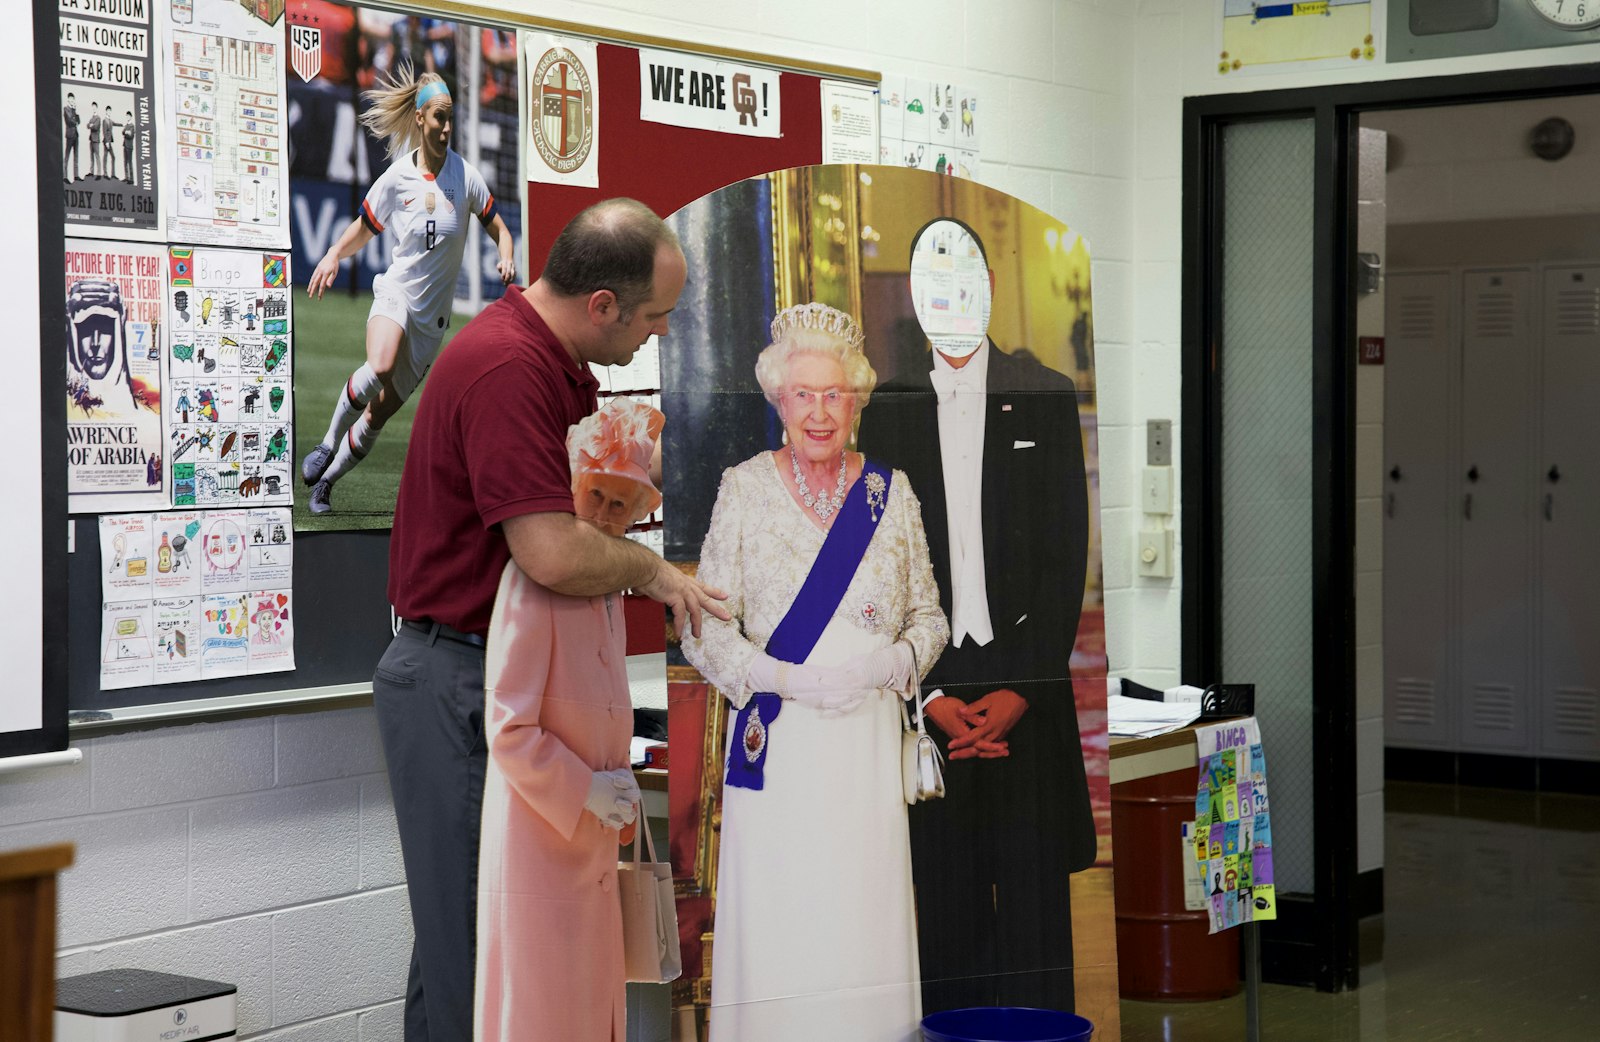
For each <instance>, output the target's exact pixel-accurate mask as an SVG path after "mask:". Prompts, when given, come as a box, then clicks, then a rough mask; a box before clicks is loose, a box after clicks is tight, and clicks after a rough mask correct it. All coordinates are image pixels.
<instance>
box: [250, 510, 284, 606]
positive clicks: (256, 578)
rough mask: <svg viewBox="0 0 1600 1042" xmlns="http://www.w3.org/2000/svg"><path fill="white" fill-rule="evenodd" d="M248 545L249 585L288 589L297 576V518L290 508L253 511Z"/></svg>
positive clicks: (251, 512)
mask: <svg viewBox="0 0 1600 1042" xmlns="http://www.w3.org/2000/svg"><path fill="white" fill-rule="evenodd" d="M245 544H246V550H245V553H246V555H247V557H248V562H247V567H248V569H249V573H250V585H252V586H256V587H271V588H273V589H277V588H283V589H287V588H288V586H289V583H290V581H291V580H292V579H293V577H294V519H293V518H292V517H291V516H290V513H289V511H288V510H287V509H284V510H252V511H250V512H249V514H248V516H247V518H246V527H245Z"/></svg>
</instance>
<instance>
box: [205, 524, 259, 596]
mask: <svg viewBox="0 0 1600 1042" xmlns="http://www.w3.org/2000/svg"><path fill="white" fill-rule="evenodd" d="M248 526H249V516H248V514H247V513H246V512H245V511H243V510H207V511H204V512H202V513H201V515H200V547H199V551H198V556H199V559H200V588H201V590H202V591H204V592H205V593H207V594H212V593H220V592H223V591H232V592H242V591H244V590H247V589H249V588H250V561H249V556H248V554H247V552H246V551H247V545H248V540H247V536H246V532H245V530H246V528H247V527H248Z"/></svg>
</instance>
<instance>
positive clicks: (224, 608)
mask: <svg viewBox="0 0 1600 1042" xmlns="http://www.w3.org/2000/svg"><path fill="white" fill-rule="evenodd" d="M249 671H250V597H249V594H247V593H244V592H239V593H209V594H206V595H205V596H204V597H202V598H200V677H201V679H203V680H214V679H216V678H218V677H242V676H244V675H246V674H247V673H248V672H249Z"/></svg>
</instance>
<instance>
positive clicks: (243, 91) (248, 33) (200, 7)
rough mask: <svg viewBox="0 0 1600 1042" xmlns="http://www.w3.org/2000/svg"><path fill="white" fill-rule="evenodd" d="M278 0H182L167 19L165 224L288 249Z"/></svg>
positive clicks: (221, 242)
mask: <svg viewBox="0 0 1600 1042" xmlns="http://www.w3.org/2000/svg"><path fill="white" fill-rule="evenodd" d="M283 11H284V4H283V3H282V2H281V0H259V2H253V3H240V2H238V0H192V2H191V0H183V2H181V3H177V2H175V3H173V4H172V13H171V17H170V19H169V20H168V22H167V25H166V29H165V43H166V46H165V49H164V52H163V55H162V57H163V62H162V64H163V72H164V74H165V77H166V79H165V83H164V87H165V90H164V97H163V105H164V106H165V108H166V113H165V115H166V137H167V139H168V140H167V144H166V145H165V146H164V148H165V151H166V154H167V155H168V156H169V157H170V160H171V161H170V162H169V163H168V165H167V170H168V171H169V173H168V176H169V178H170V181H171V183H170V184H169V185H168V186H167V192H166V199H167V203H166V205H167V234H168V237H169V238H170V239H172V240H176V241H179V242H193V243H203V244H207V245H216V246H249V247H257V248H272V249H286V248H287V247H288V246H289V167H288V154H287V147H288V135H287V132H286V120H287V113H286V111H285V110H286V108H287V106H286V105H285V104H284V101H285V94H286V89H285V75H286V62H285V50H286V45H285V40H286V34H285V32H284V16H283Z"/></svg>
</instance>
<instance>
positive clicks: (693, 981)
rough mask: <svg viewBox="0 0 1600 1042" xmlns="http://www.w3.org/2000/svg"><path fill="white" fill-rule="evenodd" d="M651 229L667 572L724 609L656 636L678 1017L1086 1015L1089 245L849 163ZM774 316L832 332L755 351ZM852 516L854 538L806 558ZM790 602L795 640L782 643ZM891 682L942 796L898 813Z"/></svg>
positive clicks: (980, 195) (1097, 801) (1098, 800)
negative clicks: (678, 302)
mask: <svg viewBox="0 0 1600 1042" xmlns="http://www.w3.org/2000/svg"><path fill="white" fill-rule="evenodd" d="M669 223H671V224H672V226H673V227H674V229H675V230H677V231H678V233H679V236H680V239H681V241H682V242H683V244H684V252H685V255H686V260H687V264H688V270H689V278H688V285H689V286H691V287H693V288H694V293H693V295H692V296H688V297H686V300H685V304H686V306H685V307H682V308H680V309H679V313H678V314H677V315H675V320H676V325H675V335H674V340H673V342H672V344H671V350H670V351H667V350H663V352H662V356H661V358H662V362H661V364H662V385H663V386H662V402H663V406H662V407H663V411H664V412H665V413H666V414H667V416H668V419H669V423H668V426H667V431H666V433H665V439H666V442H665V445H664V450H663V455H664V457H665V459H666V460H667V462H668V467H667V471H666V488H665V491H666V497H667V502H666V504H665V510H664V517H665V528H666V534H665V545H666V552H667V556H668V558H669V559H673V560H678V561H680V562H697V567H698V572H697V573H696V574H697V575H698V576H699V577H700V578H701V579H702V580H705V581H708V582H712V583H714V584H715V585H717V586H719V587H722V588H726V589H729V590H730V593H731V595H732V597H731V599H730V601H729V602H728V606H729V607H730V609H732V611H733V613H734V615H735V621H734V622H733V623H731V624H728V625H721V626H711V627H708V628H706V629H705V630H704V632H703V635H702V639H701V640H700V641H698V642H697V641H692V640H685V641H683V642H682V645H681V651H682V655H683V658H682V660H677V661H675V660H674V659H673V658H672V656H673V655H674V654H675V653H676V652H677V651H678V649H677V648H669V652H668V654H669V662H670V663H673V665H675V666H676V669H672V667H669V670H670V671H669V688H668V690H669V693H668V704H669V714H670V715H671V722H670V725H669V726H670V728H671V735H672V739H671V741H672V751H671V762H672V765H673V767H672V783H671V790H672V791H671V792H670V794H669V804H670V808H671V815H672V825H673V858H674V864H673V871H674V877H675V879H676V880H677V882H678V884H679V887H680V900H679V904H678V913H679V926H680V938H681V940H682V950H683V957H684V975H685V976H684V979H683V980H682V981H679V982H675V984H674V1002H675V1003H677V1004H679V1005H685V1006H686V1005H691V1004H692V1005H695V1006H697V1007H699V1008H700V1009H701V1010H702V1011H703V1014H697V1017H700V1016H703V1021H704V1024H705V1026H706V1028H707V1034H706V1035H702V1036H701V1037H702V1039H704V1038H707V1037H708V1038H709V1042H743V1040H746V1039H769V1038H770V1039H779V1040H786V1039H801V1038H805V1039H813V1038H835V1037H837V1038H852V1039H857V1038H860V1039H874V1040H880V1042H915V1040H916V1039H918V1038H919V1037H920V1034H919V1030H918V1028H919V1021H920V1018H921V1017H922V1016H923V1015H925V1014H927V1013H930V1012H934V1011H936V1010H939V1009H943V1008H946V1007H947V1006H978V1005H997V1004H998V1005H1006V1004H1011V1005H1033V1006H1046V1007H1053V1008H1057V1009H1064V1010H1071V1011H1073V1012H1077V1013H1080V1014H1082V1015H1084V1016H1087V1017H1088V1018H1089V1019H1091V1020H1093V1021H1096V1022H1098V1023H1100V1024H1103V1025H1107V1026H1110V1025H1113V1024H1114V1017H1115V1015H1116V1014H1115V1010H1116V1004H1117V996H1116V985H1115V980H1116V972H1115V955H1114V950H1115V929H1114V922H1113V910H1112V907H1111V902H1110V900H1109V896H1108V895H1109V875H1110V867H1109V855H1110V843H1109V835H1106V834H1105V833H1104V832H1100V834H1099V835H1098V836H1097V832H1098V831H1099V830H1097V828H1096V824H1095V823H1096V821H1097V820H1099V821H1102V822H1106V823H1107V824H1108V823H1109V816H1110V813H1109V792H1108V789H1109V785H1108V779H1107V774H1108V771H1107V759H1106V738H1105V723H1104V720H1105V716H1104V698H1105V672H1106V667H1105V661H1106V660H1105V657H1104V655H1105V652H1104V640H1103V633H1104V630H1103V610H1102V603H1103V602H1102V596H1101V581H1100V566H1099V550H1098V536H1097V527H1096V525H1095V524H1094V519H1095V517H1096V507H1095V498H1094V497H1095V494H1096V493H1095V489H1096V487H1097V484H1096V483H1097V476H1096V465H1095V460H1096V456H1097V452H1096V448H1097V446H1096V433H1095V432H1096V428H1095V408H1094V392H1093V388H1094V357H1093V328H1092V320H1093V314H1092V303H1091V297H1090V292H1089V283H1090V264H1089V250H1088V245H1087V244H1086V243H1085V242H1084V241H1083V240H1082V239H1081V238H1080V237H1079V236H1078V235H1077V234H1076V233H1074V232H1073V231H1072V230H1071V229H1070V227H1069V226H1068V224H1067V223H1066V222H1065V221H1063V220H1061V219H1060V218H1056V217H1052V216H1051V215H1049V214H1045V213H1043V212H1041V211H1039V210H1037V209H1035V208H1033V207H1031V206H1028V205H1027V204H1026V203H1023V202H1021V201H1020V200H1017V199H1014V198H1011V197H1010V196H1007V195H1005V194H1004V193H1001V192H997V191H994V190H993V189H989V188H986V187H984V186H982V185H978V184H974V183H971V182H965V181H955V182H953V181H951V179H949V178H940V177H938V176H937V175H934V174H931V173H925V172H921V171H914V170H898V169H891V168H886V167H880V166H859V167H858V166H843V165H839V166H819V167H808V168H802V169H798V170H789V171H781V172H779V173H777V174H773V175H769V176H768V177H766V178H762V179H752V180H750V181H745V182H741V183H739V184H735V185H730V186H729V187H727V188H724V189H722V190H720V191H718V192H716V193H713V194H712V195H710V196H706V197H704V198H702V199H701V200H699V201H697V202H696V203H694V204H692V205H691V206H689V207H686V208H685V209H684V210H682V211H680V212H679V213H678V214H677V215H675V216H674V217H673V218H670V219H669ZM991 272H992V274H991ZM808 302H809V303H808ZM825 305H826V306H825ZM774 316H775V317H776V320H775V321H774ZM799 316H804V321H805V322H809V323H813V324H814V325H815V326H817V327H818V331H819V335H820V334H821V333H823V332H825V333H827V334H828V335H826V336H821V340H822V342H823V343H825V344H826V343H830V342H831V341H832V340H837V339H840V338H842V339H843V340H844V341H845V343H846V344H852V345H857V346H855V347H851V348H846V347H832V348H830V349H831V350H834V351H836V352H837V354H836V357H837V358H838V361H837V362H824V361H822V360H821V357H820V356H819V354H818V352H817V351H816V350H815V349H813V348H812V347H811V346H810V345H809V344H808V345H807V349H806V350H790V351H789V353H788V354H787V355H786V356H785V357H786V360H785V362H784V366H783V367H782V368H775V367H774V366H773V365H772V364H771V363H769V362H767V361H763V362H762V363H760V364H759V365H758V364H757V361H756V359H757V355H758V354H760V353H762V351H763V345H766V344H768V343H772V342H782V341H785V340H793V339H794V338H793V336H792V327H793V326H794V325H795V324H796V322H797V319H798V317H799ZM769 322H771V323H773V326H772V328H771V329H770V330H769V329H768V323H769ZM858 329H859V333H857V332H856V330H858ZM796 343H798V342H796ZM766 350H767V351H774V349H771V348H767V349H766ZM766 357H768V358H773V357H777V356H776V354H775V352H774V354H769V355H767V356H766ZM868 369H870V370H871V373H872V374H873V375H871V376H868V375H867V373H866V371H867V370H868ZM858 370H859V371H860V375H857V371H858ZM946 370H948V371H950V372H951V373H956V372H957V371H959V375H957V376H956V378H955V381H954V382H957V383H959V386H951V387H949V388H943V389H936V387H937V385H939V384H943V383H945V379H944V377H945V375H946ZM868 390H870V392H871V393H870V396H869V395H867V394H866V393H864V392H865V391H868ZM949 405H959V406H960V407H961V408H960V409H959V413H960V415H959V417H958V419H959V420H960V423H952V424H951V426H950V429H949V430H944V429H942V428H944V426H945V424H944V422H943V419H944V417H943V415H942V414H943V413H945V412H946V406H949ZM851 428H854V431H852V430H851ZM947 445H948V446H949V448H946V446H947ZM841 463H842V464H843V472H842V475H841V471H840V465H841ZM947 467H948V468H949V469H954V470H957V471H959V474H958V475H957V476H954V477H952V476H950V475H947V473H946V470H947ZM874 473H879V474H881V475H882V477H883V481H884V487H885V489H886V493H887V495H886V502H885V509H883V510H882V511H877V512H875V511H874V510H872V509H871V508H872V505H873V504H872V501H871V498H870V494H871V491H872V489H871V486H870V484H869V480H870V478H871V477H872V476H873V474H874ZM841 476H842V480H841ZM857 496H861V498H862V500H863V501H862V502H861V503H860V504H859V505H860V506H864V507H866V508H867V509H866V511H865V520H866V522H867V523H868V524H874V523H875V528H874V529H873V530H872V532H871V535H870V537H869V538H866V540H865V546H864V549H862V550H860V551H858V552H855V553H853V554H841V555H840V556H838V557H837V558H830V557H829V556H828V554H829V553H830V552H831V551H830V549H829V546H830V543H832V542H835V541H837V542H839V543H840V544H841V545H843V540H838V539H837V537H838V535H839V533H840V532H841V530H842V529H841V526H844V525H846V522H847V521H849V515H850V511H851V504H852V499H853V497H857ZM713 503H714V506H713V505H712V504H713ZM903 507H905V508H909V510H908V511H906V512H902V508H903ZM874 513H878V514H879V515H880V516H878V517H877V518H876V520H875V522H874ZM958 540H959V542H957V541H958ZM953 558H954V562H955V563H954V564H953V563H952V560H953ZM824 580H826V581H824ZM813 584H814V585H815V587H816V589H815V591H814V592H810V591H807V587H808V586H810V585H813ZM803 591H804V592H803ZM792 607H793V608H800V609H802V611H801V612H800V613H798V614H797V615H796V616H795V617H796V618H801V617H807V616H809V617H810V618H811V619H812V620H813V625H814V626H815V627H816V628H817V629H819V630H820V632H821V633H822V636H821V637H820V639H817V638H813V637H811V636H810V635H809V634H807V633H805V632H801V634H800V636H801V637H803V638H805V639H803V640H799V641H794V642H791V641H790V638H789V635H788V634H787V633H786V632H785V630H786V627H787V626H788V624H789V620H790V616H791V609H792ZM1080 622H1081V625H1080ZM947 632H948V634H949V636H948V637H947V636H946V633H947ZM812 640H815V644H813V643H810V641H812ZM947 643H948V646H944V645H946V644H947ZM897 647H899V648H907V649H909V650H910V651H911V658H912V660H913V663H914V665H913V666H912V668H910V669H907V670H905V671H904V672H902V671H901V670H900V669H899V668H897V664H896V663H895V662H894V661H893V659H892V658H891V656H894V655H897V654H899V653H898V652H896V650H895V649H896V648H897ZM862 655H867V656H869V657H870V659H871V661H873V662H875V663H879V664H880V665H881V666H882V668H881V669H879V668H874V669H872V670H870V671H869V670H867V669H866V667H865V666H864V665H863V666H859V667H858V666H857V664H856V663H853V661H852V660H853V659H856V658H857V657H859V656H862ZM877 656H883V658H882V659H879V658H878V657H877ZM947 660H950V661H948V662H947ZM858 668H859V670H860V671H859V672H857V673H856V676H855V679H853V680H845V679H843V678H842V677H841V676H839V675H838V673H839V672H840V671H844V672H854V671H856V670H857V669H858ZM1074 672H1075V673H1076V674H1077V675H1076V677H1075V676H1074V675H1073V674H1074ZM919 675H920V676H921V683H920V691H921V695H922V697H923V698H924V699H925V700H927V721H928V722H927V727H928V730H929V731H930V732H932V734H933V735H934V736H935V738H936V739H937V741H938V742H939V744H940V746H941V749H942V750H943V754H944V755H945V757H946V761H945V774H944V782H945V792H946V795H945V796H944V797H943V798H942V799H933V800H930V801H927V802H919V803H917V804H915V805H911V806H909V807H908V806H907V805H906V802H905V796H904V792H905V786H904V781H903V777H902V772H901V767H902V757H901V734H902V725H901V721H900V718H899V708H900V706H901V705H902V704H904V703H903V702H902V699H903V698H906V697H907V696H909V695H910V694H912V690H911V688H912V685H911V684H909V683H907V682H906V681H907V680H909V679H910V678H912V677H916V676H919ZM1075 681H1076V687H1077V690H1076V692H1075V690H1074V687H1075V683H1074V682H1075ZM861 691H865V692H866V693H865V694H860V693H859V692H861ZM1080 713H1081V714H1082V715H1081V717H1080V715H1079V714H1080ZM1091 797H1092V799H1091ZM1091 808H1092V811H1091ZM1097 856H1098V858H1100V859H1103V860H1102V862H1101V863H1100V864H1098V865H1095V866H1094V867H1093V868H1092V869H1089V872H1090V873H1091V874H1089V875H1086V876H1085V877H1084V882H1086V883H1089V884H1090V886H1089V887H1088V888H1087V891H1086V892H1087V895H1088V896H1087V897H1085V898H1084V899H1083V900H1081V901H1080V902H1079V907H1078V908H1077V909H1073V908H1072V907H1071V904H1072V902H1071V901H1070V899H1069V884H1070V883H1071V882H1072V881H1073V880H1072V879H1071V873H1072V872H1074V871H1075V870H1079V869H1086V868H1087V867H1088V866H1090V865H1092V864H1094V862H1095V861H1096V860H1097ZM1007 863H1011V864H1012V865H1014V866H1015V867H1013V868H1012V870H1011V871H1010V872H1009V873H1008V872H1007V871H1006V868H1007ZM863 895H870V897H864V896H863ZM997 903H998V905H999V906H998V907H997ZM1074 911H1076V918H1077V920H1078V923H1079V924H1080V926H1081V927H1082V928H1081V929H1080V930H1079V931H1078V933H1079V936H1077V937H1074V931H1073V926H1074ZM1075 942H1077V943H1076V949H1077V950H1076V957H1075ZM1075 976H1076V978H1077V979H1076V980H1075V979H1074V978H1075Z"/></svg>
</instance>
